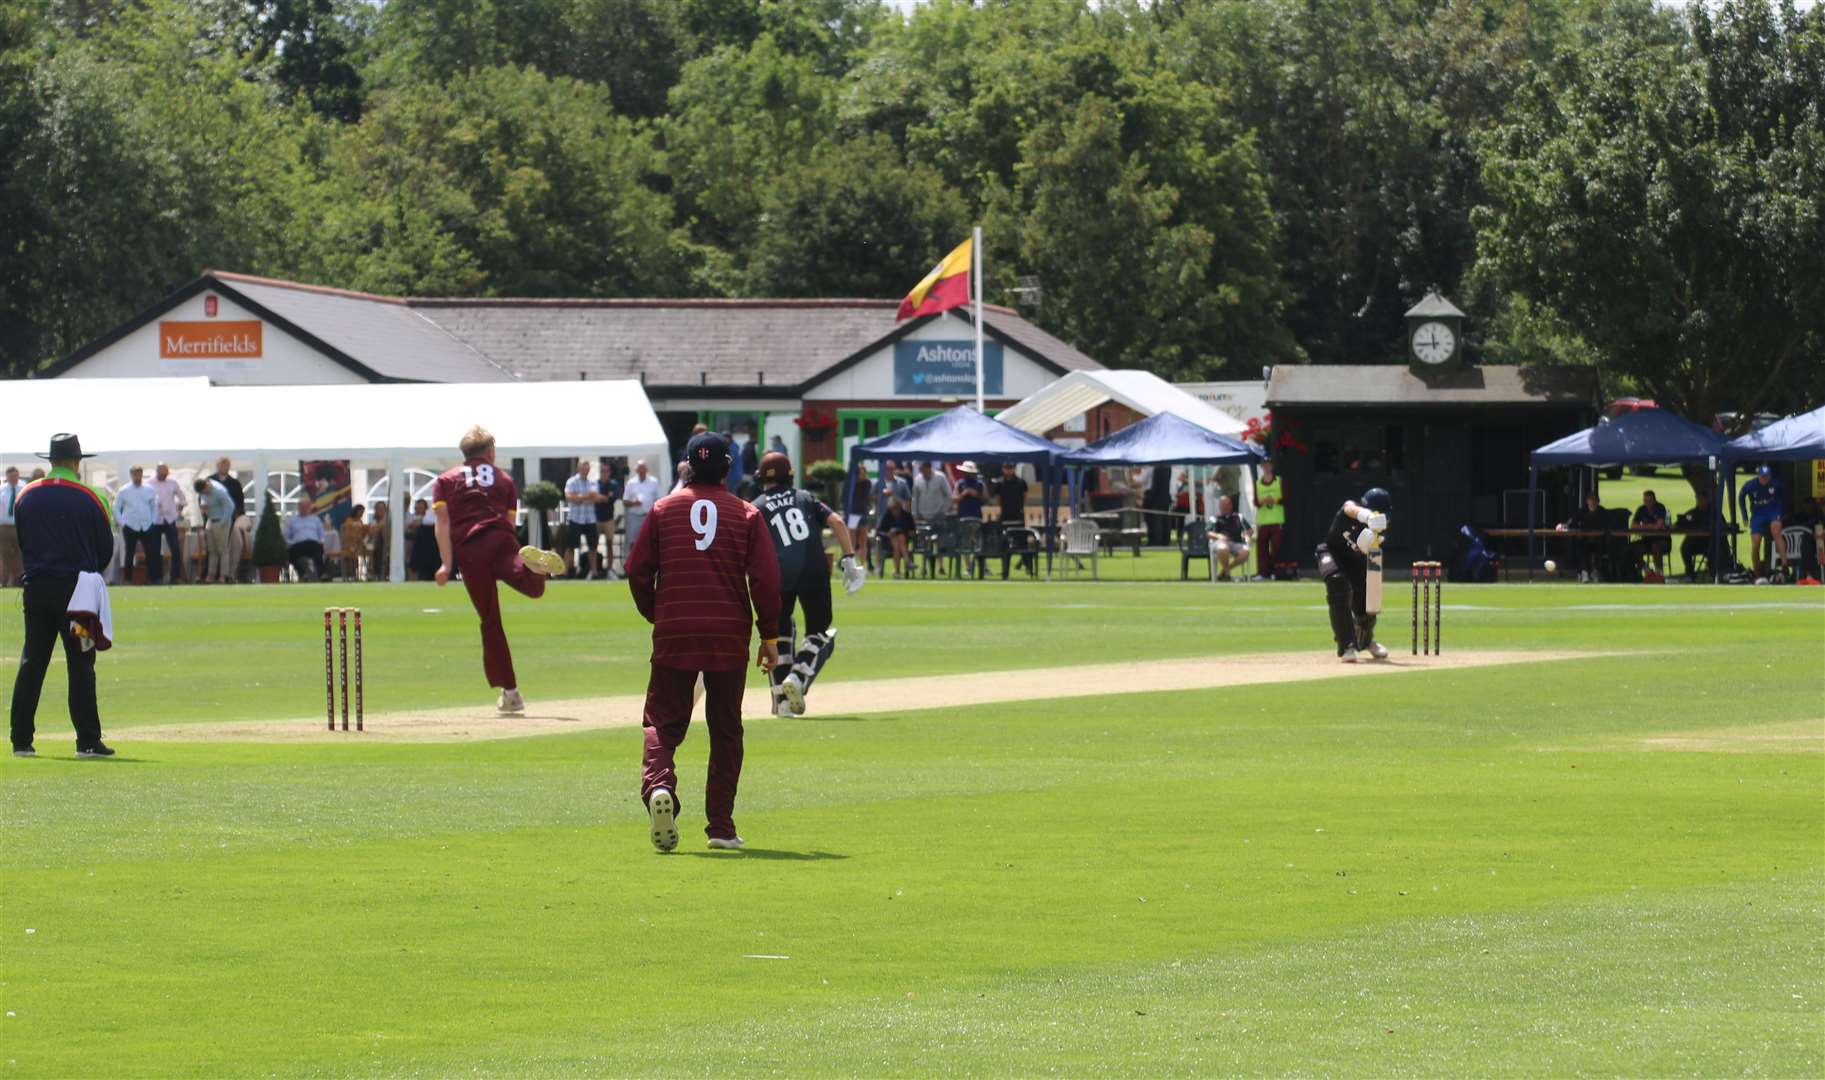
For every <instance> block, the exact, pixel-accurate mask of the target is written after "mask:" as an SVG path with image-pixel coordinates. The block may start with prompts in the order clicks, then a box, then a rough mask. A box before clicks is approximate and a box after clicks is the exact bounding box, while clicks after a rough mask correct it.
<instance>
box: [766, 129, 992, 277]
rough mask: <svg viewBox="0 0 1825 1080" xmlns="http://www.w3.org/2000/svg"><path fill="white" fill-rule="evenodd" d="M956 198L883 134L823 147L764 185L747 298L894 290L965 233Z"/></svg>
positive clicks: (962, 209) (961, 202)
mask: <svg viewBox="0 0 1825 1080" xmlns="http://www.w3.org/2000/svg"><path fill="white" fill-rule="evenodd" d="M969 229H970V225H969V211H968V208H967V207H966V206H965V204H964V200H963V198H962V197H961V196H960V195H958V194H957V193H956V192H955V191H952V190H951V189H950V188H949V187H947V186H946V185H945V183H944V180H943V178H941V177H940V176H939V175H938V174H937V172H936V171H935V170H933V169H931V168H930V167H929V166H921V165H916V164H915V165H906V164H903V163H902V162H901V161H900V156H899V152H898V151H897V150H896V149H895V148H894V145H893V143H892V142H891V141H889V140H888V139H887V138H886V137H885V136H874V137H872V138H864V139H857V140H853V141H850V142H847V143H842V144H839V145H836V146H833V147H831V148H830V149H829V150H828V151H826V152H825V153H823V154H820V155H819V156H818V157H816V158H814V159H812V160H811V161H809V162H807V163H806V164H804V165H801V166H797V167H794V168H789V169H787V170H786V171H785V172H783V173H782V174H780V176H778V177H777V178H776V179H775V180H774V182H773V184H772V185H771V186H770V188H769V190H768V192H767V193H766V197H765V200H764V202H763V209H762V213H761V225H760V227H759V229H758V232H757V235H756V238H755V243H754V255H753V258H752V260H751V262H750V265H749V271H748V275H747V292H748V293H749V295H753V296H867V297H888V296H898V295H901V294H903V293H905V292H906V290H907V289H908V288H910V287H911V286H912V284H913V283H914V282H916V281H917V280H918V279H919V276H920V275H921V274H922V273H924V268H925V267H927V266H929V265H931V264H932V263H934V262H936V261H937V260H938V258H939V257H940V256H942V255H943V253H944V252H946V251H948V250H950V249H951V248H953V247H955V246H956V245H957V243H958V242H959V241H960V240H962V239H963V238H964V237H965V236H968V235H969Z"/></svg>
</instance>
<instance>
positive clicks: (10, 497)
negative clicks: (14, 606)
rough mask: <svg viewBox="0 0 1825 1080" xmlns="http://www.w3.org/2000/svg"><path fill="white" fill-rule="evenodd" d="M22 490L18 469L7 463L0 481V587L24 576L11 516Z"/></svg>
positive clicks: (23, 564) (22, 485) (23, 488)
mask: <svg viewBox="0 0 1825 1080" xmlns="http://www.w3.org/2000/svg"><path fill="white" fill-rule="evenodd" d="M24 490H25V484H24V483H23V482H22V481H20V479H19V470H18V469H17V468H15V467H14V466H11V465H8V466H7V467H6V480H5V481H4V482H0V587H5V586H12V585H17V584H19V583H20V580H21V579H22V578H23V577H24V576H25V561H24V557H23V556H22V555H21V554H20V551H19V526H18V524H17V523H16V522H15V521H14V518H13V510H14V508H15V507H16V506H17V505H18V502H19V493H20V492H21V491H24Z"/></svg>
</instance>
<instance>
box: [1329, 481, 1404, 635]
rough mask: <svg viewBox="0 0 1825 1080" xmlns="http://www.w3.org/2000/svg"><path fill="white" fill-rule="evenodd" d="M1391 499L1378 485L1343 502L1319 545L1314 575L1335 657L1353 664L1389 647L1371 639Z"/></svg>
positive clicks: (1378, 595)
mask: <svg viewBox="0 0 1825 1080" xmlns="http://www.w3.org/2000/svg"><path fill="white" fill-rule="evenodd" d="M1393 509H1394V500H1393V498H1391V497H1390V496H1389V495H1388V493H1387V492H1386V491H1385V490H1383V489H1381V488H1370V489H1369V490H1368V491H1366V492H1364V493H1363V496H1362V502H1360V503H1357V502H1355V501H1353V500H1345V502H1344V504H1343V509H1341V510H1339V511H1337V516H1336V517H1334V518H1332V519H1331V530H1330V532H1329V533H1327V534H1326V535H1325V538H1324V543H1322V544H1319V545H1318V576H1319V577H1320V578H1323V579H1324V598H1325V602H1326V603H1327V604H1328V605H1329V606H1330V609H1331V636H1332V637H1333V638H1335V639H1336V642H1337V658H1338V659H1339V660H1342V661H1343V662H1344V663H1346V664H1354V663H1356V661H1357V659H1358V658H1359V657H1360V656H1361V655H1362V654H1363V653H1368V654H1369V656H1371V657H1373V658H1374V659H1376V660H1386V659H1387V658H1388V650H1387V649H1384V648H1382V646H1381V644H1380V643H1379V642H1377V641H1376V640H1375V618H1376V615H1377V614H1378V613H1379V612H1380V611H1381V544H1382V535H1383V534H1384V533H1386V532H1387V531H1388V512H1389V511H1391V510H1393Z"/></svg>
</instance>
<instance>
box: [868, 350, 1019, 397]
mask: <svg viewBox="0 0 1825 1080" xmlns="http://www.w3.org/2000/svg"><path fill="white" fill-rule="evenodd" d="M893 392H894V393H896V394H908V395H915V396H918V397H948V396H956V397H973V396H974V395H975V393H976V344H975V342H972V341H896V342H894V347H893ZM982 392H983V393H984V394H987V395H990V396H997V395H999V394H1000V393H1001V342H999V341H984V342H983V343H982Z"/></svg>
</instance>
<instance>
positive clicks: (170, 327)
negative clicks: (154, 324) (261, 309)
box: [158, 319, 264, 360]
mask: <svg viewBox="0 0 1825 1080" xmlns="http://www.w3.org/2000/svg"><path fill="white" fill-rule="evenodd" d="M260 328H261V324H260V321H259V320H258V319H248V320H246V321H229V322H162V323H159V324H158V355H159V357H160V358H161V359H165V360H252V359H255V358H257V357H258V356H259V355H260V353H261V349H262V348H263V345H264V342H263V340H262V338H261V336H260Z"/></svg>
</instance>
